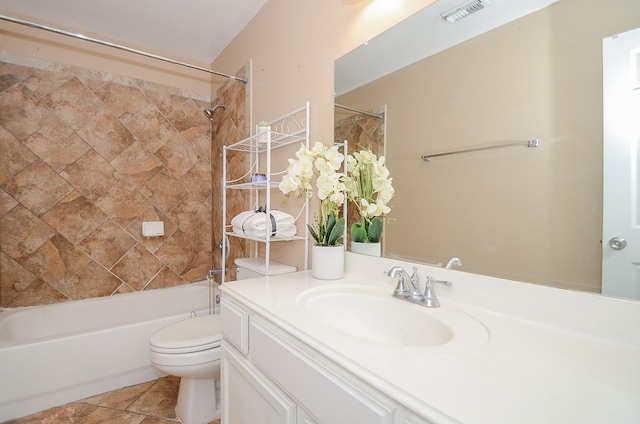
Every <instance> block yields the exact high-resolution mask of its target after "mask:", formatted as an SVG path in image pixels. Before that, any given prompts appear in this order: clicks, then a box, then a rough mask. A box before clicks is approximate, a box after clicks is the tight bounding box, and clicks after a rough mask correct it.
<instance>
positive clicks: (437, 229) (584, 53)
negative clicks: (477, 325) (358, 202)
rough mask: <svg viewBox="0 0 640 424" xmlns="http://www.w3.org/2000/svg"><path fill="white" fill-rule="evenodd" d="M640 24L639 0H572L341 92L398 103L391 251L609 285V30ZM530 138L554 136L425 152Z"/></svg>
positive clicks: (391, 120) (585, 285) (351, 100)
mask: <svg viewBox="0 0 640 424" xmlns="http://www.w3.org/2000/svg"><path fill="white" fill-rule="evenodd" d="M576 8H577V9H579V10H578V11H576ZM576 16H580V18H579V19H576V18H575V17H576ZM637 26H640V3H638V2H637V1H634V0H616V1H612V2H607V3H602V2H598V1H594V0H580V1H578V0H564V1H562V2H560V3H558V4H556V5H553V6H551V7H549V8H547V9H545V10H543V11H540V12H538V13H535V14H533V15H531V16H529V17H526V18H523V19H520V20H518V21H517V22H514V23H512V24H509V25H506V26H504V27H501V28H498V29H496V30H494V31H491V32H490V33H487V34H485V35H483V36H480V37H477V38H476V39H474V40H470V41H468V42H466V43H464V44H462V45H460V46H457V47H455V48H452V49H450V50H448V51H446V52H443V53H441V54H438V55H435V56H433V57H431V58H428V59H426V60H423V61H421V62H419V63H417V64H414V65H412V66H410V67H407V68H405V69H404V70H401V71H398V72H396V73H394V74H393V75H391V76H387V77H385V78H382V79H381V80H379V81H377V82H374V83H372V84H369V85H367V86H366V87H364V88H362V89H359V90H355V91H354V92H352V93H347V94H346V95H344V96H341V97H340V98H339V99H338V102H339V103H341V104H347V105H350V106H353V107H358V108H363V109H369V108H373V107H378V106H380V105H381V104H386V105H387V110H388V114H387V146H386V147H387V159H388V164H389V168H390V170H391V173H392V175H393V177H394V185H395V187H396V198H395V199H394V201H393V204H394V209H393V212H392V216H393V217H394V218H396V221H395V222H392V223H391V224H390V225H388V226H387V230H386V246H385V247H386V252H387V253H392V254H396V255H401V256H404V257H409V258H418V259H420V260H423V261H426V262H431V263H436V262H444V261H446V260H447V259H448V258H449V257H451V256H460V257H461V258H462V259H463V262H464V269H465V270H468V271H472V272H478V273H482V274H489V275H496V276H501V277H507V278H514V279H518V280H524V281H534V282H540V283H544V284H551V285H557V286H562V287H570V288H579V289H582V290H590V291H599V290H600V274H601V250H602V245H601V242H600V238H601V228H602V88H601V87H602V56H601V49H602V38H603V37H605V36H608V35H611V34H614V33H616V32H621V31H625V30H628V29H631V28H634V27H637ZM530 138H538V139H540V141H541V147H539V148H537V149H526V148H520V147H511V148H505V149H500V150H490V151H482V152H476V153H466V154H460V155H454V156H445V157H440V158H434V159H433V161H432V162H429V163H425V162H423V161H422V160H421V159H420V156H421V155H422V154H425V153H437V152H442V151H447V150H455V149H458V148H465V147H473V146H477V145H483V144H491V143H495V142H500V141H510V140H522V141H525V140H527V139H530ZM416 233H417V234H418V235H417V236H416Z"/></svg>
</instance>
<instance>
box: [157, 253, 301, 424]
mask: <svg viewBox="0 0 640 424" xmlns="http://www.w3.org/2000/svg"><path fill="white" fill-rule="evenodd" d="M235 264H236V265H237V267H238V269H237V274H236V279H238V280H245V279H248V278H255V277H263V276H264V275H265V260H264V259H263V258H239V259H236V260H235ZM295 271H296V267H294V266H290V265H285V264H281V263H278V262H275V261H270V262H269V275H277V274H286V273H288V272H295ZM221 338H222V334H221V331H220V315H217V314H214V315H205V316H201V317H195V318H189V319H186V320H183V321H179V322H176V323H174V324H171V325H169V326H167V327H164V328H163V329H161V330H159V331H157V332H156V333H155V334H153V335H152V336H151V338H150V339H149V349H150V358H151V362H152V363H153V365H154V366H155V367H156V368H157V369H158V370H160V371H162V372H164V373H165V374H169V375H175V376H176V377H180V389H179V390H178V403H177V404H176V415H177V416H178V419H179V420H180V421H181V422H183V423H184V424H205V423H208V422H210V421H213V420H215V419H216V418H218V417H220V341H221Z"/></svg>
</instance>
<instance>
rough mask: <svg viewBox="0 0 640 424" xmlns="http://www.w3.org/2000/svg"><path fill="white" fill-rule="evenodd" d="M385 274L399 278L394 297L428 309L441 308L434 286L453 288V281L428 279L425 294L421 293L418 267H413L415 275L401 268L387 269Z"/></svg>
mask: <svg viewBox="0 0 640 424" xmlns="http://www.w3.org/2000/svg"><path fill="white" fill-rule="evenodd" d="M384 273H385V274H386V275H388V276H389V277H398V285H397V286H396V288H395V289H394V290H393V294H392V296H394V297H397V298H400V299H402V300H407V301H410V302H412V303H417V304H418V305H422V306H426V307H427V308H437V307H439V306H440V302H439V301H438V298H437V297H436V292H435V290H434V289H433V285H434V284H442V285H443V286H447V287H451V286H452V283H451V281H441V280H434V279H433V278H432V277H427V282H426V286H425V288H424V294H423V293H422V292H421V291H420V277H419V276H418V268H417V267H415V266H414V267H413V273H412V274H411V275H409V273H408V272H407V271H406V270H405V269H404V268H403V267H401V266H394V267H393V268H391V269H386V270H385V271H384Z"/></svg>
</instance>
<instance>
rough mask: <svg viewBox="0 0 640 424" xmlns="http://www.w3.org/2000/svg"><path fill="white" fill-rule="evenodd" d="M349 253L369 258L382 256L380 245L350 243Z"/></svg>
mask: <svg viewBox="0 0 640 424" xmlns="http://www.w3.org/2000/svg"><path fill="white" fill-rule="evenodd" d="M351 252H353V253H361V254H363V255H369V256H382V243H361V242H359V241H352V242H351Z"/></svg>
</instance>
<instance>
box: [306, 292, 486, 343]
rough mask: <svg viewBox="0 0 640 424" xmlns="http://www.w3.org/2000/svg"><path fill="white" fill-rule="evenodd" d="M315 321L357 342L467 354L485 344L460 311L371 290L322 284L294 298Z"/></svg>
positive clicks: (475, 324)
mask: <svg viewBox="0 0 640 424" xmlns="http://www.w3.org/2000/svg"><path fill="white" fill-rule="evenodd" d="M297 303H298V306H299V307H301V308H303V309H304V311H305V312H306V313H308V314H309V315H310V316H311V318H312V319H313V320H317V321H318V322H319V323H320V324H321V325H324V326H326V327H330V328H331V329H333V330H335V331H338V332H340V333H343V334H346V335H348V336H349V337H355V338H358V339H359V340H361V341H365V342H369V343H374V344H379V345H388V346H395V347H406V348H430V349H439V350H448V351H451V350H466V349H470V348H474V347H477V346H480V345H482V344H484V343H485V342H486V341H487V340H488V339H489V333H488V331H487V329H486V327H485V326H484V325H482V324H481V323H480V322H479V321H477V320H476V319H474V318H473V317H471V316H470V315H468V314H466V313H464V312H462V311H461V310H459V309H456V308H453V307H450V306H447V305H442V306H441V307H439V308H426V307H424V306H420V305H415V304H411V303H410V302H406V301H403V300H401V299H397V298H394V297H392V296H391V292H390V291H389V290H388V289H387V288H381V287H375V286H337V285H336V286H325V287H319V288H312V289H308V290H305V291H304V292H303V293H301V294H300V296H299V297H298V299H297Z"/></svg>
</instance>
